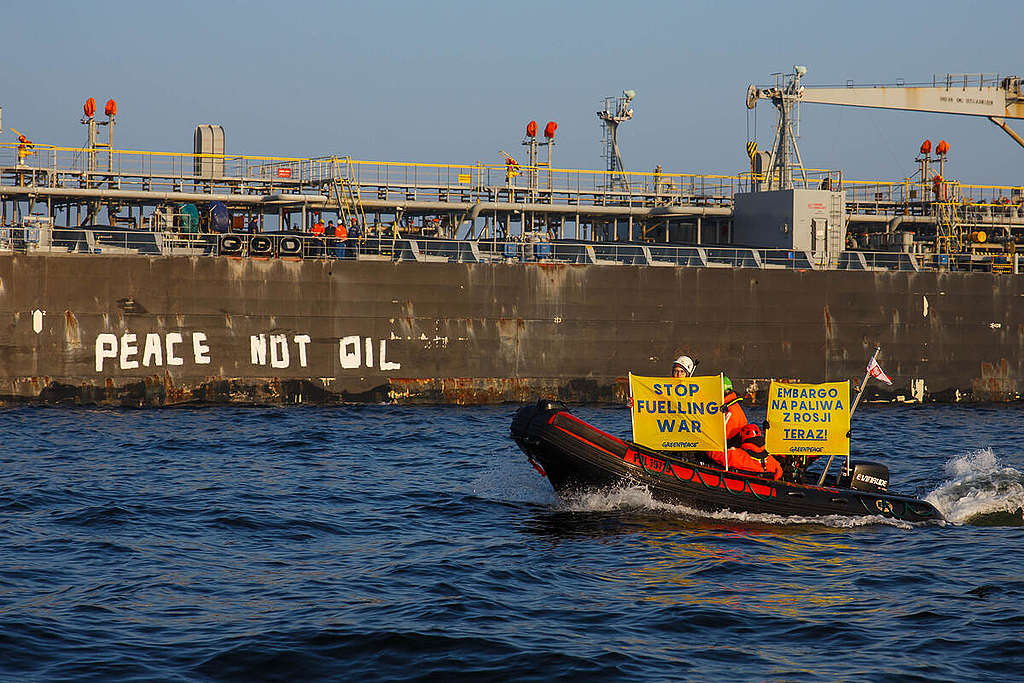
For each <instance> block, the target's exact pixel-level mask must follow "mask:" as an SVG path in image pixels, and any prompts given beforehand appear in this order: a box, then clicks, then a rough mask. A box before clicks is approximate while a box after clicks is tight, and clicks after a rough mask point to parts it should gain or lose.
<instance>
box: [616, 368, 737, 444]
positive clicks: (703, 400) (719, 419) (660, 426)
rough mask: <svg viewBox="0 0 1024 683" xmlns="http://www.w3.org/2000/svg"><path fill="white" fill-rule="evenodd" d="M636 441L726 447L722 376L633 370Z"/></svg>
mask: <svg viewBox="0 0 1024 683" xmlns="http://www.w3.org/2000/svg"><path fill="white" fill-rule="evenodd" d="M629 393H630V396H632V397H633V406H632V409H631V411H630V413H631V415H632V418H633V441H635V442H637V443H638V444H640V445H641V446H647V447H648V448H654V449H657V450H659V451H724V450H725V416H724V414H723V413H722V408H721V407H722V403H723V400H724V398H723V396H724V391H723V387H722V376H721V375H713V376H711V377H681V378H672V377H640V376H638V375H634V374H632V373H630V375H629Z"/></svg>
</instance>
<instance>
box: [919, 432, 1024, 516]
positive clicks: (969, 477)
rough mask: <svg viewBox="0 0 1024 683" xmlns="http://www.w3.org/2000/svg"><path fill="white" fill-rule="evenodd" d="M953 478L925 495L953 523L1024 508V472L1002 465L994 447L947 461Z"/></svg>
mask: <svg viewBox="0 0 1024 683" xmlns="http://www.w3.org/2000/svg"><path fill="white" fill-rule="evenodd" d="M946 474H947V475H949V476H950V479H949V480H948V481H946V482H945V483H943V484H942V485H941V486H939V487H938V488H937V489H935V490H934V491H932V492H931V493H929V494H928V495H927V496H925V500H927V501H928V502H929V503H931V504H932V505H934V506H935V507H936V508H937V509H938V510H939V512H941V513H942V515H943V516H944V517H945V518H946V519H947V520H949V521H950V522H955V523H957V524H963V523H964V522H966V521H967V520H969V519H970V518H971V517H974V516H975V515H979V514H986V513H993V512H1013V511H1015V510H1017V509H1018V508H1020V507H1024V472H1021V471H1020V470H1016V469H1014V468H1012V467H1003V466H1001V465H1000V464H999V460H998V458H997V457H996V454H995V453H994V452H993V451H992V449H991V448H985V449H982V450H980V451H974V452H972V453H967V454H965V455H959V456H957V457H955V458H953V459H951V460H950V461H949V462H947V463H946Z"/></svg>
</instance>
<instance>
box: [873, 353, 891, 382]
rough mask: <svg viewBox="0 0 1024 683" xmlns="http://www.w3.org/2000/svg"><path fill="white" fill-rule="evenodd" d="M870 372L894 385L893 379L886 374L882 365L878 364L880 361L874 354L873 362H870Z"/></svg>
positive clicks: (876, 377)
mask: <svg viewBox="0 0 1024 683" xmlns="http://www.w3.org/2000/svg"><path fill="white" fill-rule="evenodd" d="M868 374H869V375H871V376H872V377H874V378H875V379H877V380H878V381H879V382H885V383H886V384H888V385H890V386H891V385H892V379H891V378H890V377H889V375H887V374H885V371H884V370H882V366H881V365H879V364H878V361H876V360H875V357H874V356H872V357H871V362H870V363H868Z"/></svg>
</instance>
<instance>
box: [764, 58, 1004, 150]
mask: <svg viewBox="0 0 1024 683" xmlns="http://www.w3.org/2000/svg"><path fill="white" fill-rule="evenodd" d="M800 69H802V67H797V68H796V70H797V71H799V70H800ZM803 72H804V73H806V69H803ZM799 75H800V76H802V75H803V73H800V74H799ZM795 80H796V83H795V86H796V87H795V88H794V89H793V91H792V92H790V93H785V95H788V96H789V97H792V98H794V99H795V100H797V101H801V102H813V103H816V104H835V105H841V106H846V107H871V108H875V109H902V110H905V111H920V112H934V113H937V114H960V115H964V116H984V117H986V118H987V119H988V120H989V121H991V122H992V123H994V124H996V125H997V126H999V127H1000V128H1002V129H1003V130H1004V131H1005V132H1006V133H1007V134H1008V135H1009V136H1010V137H1011V138H1013V139H1014V140H1015V141H1016V142H1017V144H1019V145H1020V146H1021V147H1024V138H1022V137H1021V136H1020V135H1019V134H1018V133H1017V132H1016V131H1015V130H1013V129H1012V128H1010V127H1009V126H1008V125H1007V124H1006V119H1024V92H1022V89H1021V78H1020V77H1018V76H1008V77H1005V78H1000V77H999V76H998V75H993V74H946V75H945V76H938V77H935V78H933V79H932V82H931V83H930V84H928V83H911V84H906V83H903V82H902V81H897V83H896V84H894V85H854V84H853V83H852V82H848V83H847V85H846V86H845V87H817V86H809V87H808V86H803V85H800V83H799V78H797V79H795ZM782 95H783V93H780V92H779V88H778V87H776V88H759V87H757V86H755V85H751V86H750V87H749V88H747V108H748V109H753V108H754V107H755V106H756V105H757V101H758V100H759V99H772V100H774V101H776V102H777V103H778V102H779V100H780V98H781V96H782Z"/></svg>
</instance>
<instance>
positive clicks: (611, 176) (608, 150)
mask: <svg viewBox="0 0 1024 683" xmlns="http://www.w3.org/2000/svg"><path fill="white" fill-rule="evenodd" d="M634 97H636V91H635V90H623V91H622V97H606V98H604V106H603V108H602V109H601V111H599V112H597V118H599V119H601V125H602V126H603V128H604V139H603V140H602V145H603V151H602V153H601V158H603V159H604V160H605V162H606V167H605V168H606V169H607V171H608V188H609V189H611V188H613V187H615V185H621V186H623V187H625V186H626V185H627V183H626V178H625V175H624V173H625V170H626V169H625V167H624V166H623V165H622V154H621V153H620V152H619V139H618V133H619V124H620V123H622V122H623V121H629V120H630V119H631V118H633V108H632V107H630V104H631V103H632V102H633V98H634Z"/></svg>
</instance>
